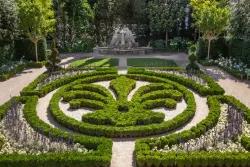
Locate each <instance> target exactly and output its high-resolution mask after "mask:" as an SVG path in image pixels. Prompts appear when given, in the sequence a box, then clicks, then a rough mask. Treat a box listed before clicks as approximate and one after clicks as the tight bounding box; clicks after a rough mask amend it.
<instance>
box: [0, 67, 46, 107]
mask: <svg viewBox="0 0 250 167" xmlns="http://www.w3.org/2000/svg"><path fill="white" fill-rule="evenodd" d="M45 71H46V69H45V67H43V68H35V69H27V70H24V71H23V72H20V73H18V74H17V75H15V76H14V77H12V78H10V79H8V80H7V81H4V82H0V105H2V104H4V103H5V102H6V101H8V100H9V99H10V96H19V95H20V92H21V90H22V89H23V88H25V87H26V86H28V85H29V83H31V82H32V81H33V80H35V79H36V78H37V77H38V76H39V75H40V74H42V73H44V72H45Z"/></svg>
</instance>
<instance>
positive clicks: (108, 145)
mask: <svg viewBox="0 0 250 167" xmlns="http://www.w3.org/2000/svg"><path fill="white" fill-rule="evenodd" d="M15 99H16V100H17V101H21V102H23V103H24V104H25V107H24V117H25V120H26V121H27V123H28V124H29V125H27V126H29V127H28V129H30V130H31V127H32V130H31V132H34V133H36V134H37V137H38V136H39V139H40V140H41V138H42V136H43V139H42V141H43V142H44V141H45V139H46V140H49V139H50V140H53V142H60V147H62V146H63V141H64V142H66V143H67V144H66V145H68V144H69V143H72V141H74V143H79V144H80V145H82V146H84V147H85V148H86V149H88V150H92V151H90V152H86V151H84V152H82V151H81V149H79V148H81V147H82V146H80V147H79V145H76V146H75V147H79V148H78V149H77V150H68V151H67V152H58V153H45V152H44V153H42V154H39V155H34V154H33V155H31V154H4V155H1V159H0V166H11V167H14V166H20V165H22V166H48V165H49V166H52V167H53V166H54V167H58V166H71V167H78V166H96V167H106V166H108V165H109V164H110V161H111V152H112V141H111V140H109V139H104V138H95V137H88V136H84V135H77V134H76V135H70V134H69V133H66V132H63V131H61V130H59V129H56V128H52V127H51V126H50V125H48V124H46V123H45V122H43V121H41V120H40V119H39V118H38V116H37V114H36V104H37V102H38V97H37V96H33V97H18V98H15ZM10 107H11V109H13V106H12V100H10V101H8V102H6V103H5V104H4V105H2V106H0V114H1V118H3V116H5V115H6V113H7V112H8V111H9V109H10ZM9 113H10V112H8V114H9ZM12 116H15V114H14V115H12ZM9 117H10V115H9V116H7V117H5V118H4V119H8V118H9ZM9 120H10V119H9ZM13 122H14V121H13ZM26 128H27V127H26ZM22 130H24V129H22ZM31 132H29V133H31ZM23 135H24V134H23V133H22V136H23ZM21 139H22V140H23V138H21ZM27 139H28V138H27ZM69 141H71V142H69ZM53 142H52V143H50V144H53ZM66 145H65V146H66ZM66 147H67V146H66ZM60 151H62V150H60Z"/></svg>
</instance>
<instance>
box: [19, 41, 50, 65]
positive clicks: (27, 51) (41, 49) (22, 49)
mask: <svg viewBox="0 0 250 167" xmlns="http://www.w3.org/2000/svg"><path fill="white" fill-rule="evenodd" d="M46 49H47V44H46V40H45V39H43V40H40V41H39V42H38V59H39V61H44V60H46V57H47V55H46ZM22 57H24V59H25V60H32V61H36V54H35V45H34V43H33V42H31V41H30V40H29V39H28V38H19V39H16V40H15V46H14V58H15V59H16V60H20V59H21V58H22Z"/></svg>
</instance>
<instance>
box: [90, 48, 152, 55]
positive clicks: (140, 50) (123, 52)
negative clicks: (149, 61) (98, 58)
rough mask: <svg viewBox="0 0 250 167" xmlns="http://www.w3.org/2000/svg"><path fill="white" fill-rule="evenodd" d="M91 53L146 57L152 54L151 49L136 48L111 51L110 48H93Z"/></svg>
mask: <svg viewBox="0 0 250 167" xmlns="http://www.w3.org/2000/svg"><path fill="white" fill-rule="evenodd" d="M93 52H94V53H95V54H99V55H146V54H150V53H153V48H151V47H137V48H133V49H131V50H129V49H126V50H122V49H112V48H111V47H95V48H93Z"/></svg>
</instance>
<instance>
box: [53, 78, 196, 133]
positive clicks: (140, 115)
mask: <svg viewBox="0 0 250 167" xmlns="http://www.w3.org/2000/svg"><path fill="white" fill-rule="evenodd" d="M136 80H142V81H149V82H151V84H149V85H147V86H143V87H141V88H139V90H137V92H136V93H135V94H134V96H133V98H132V100H131V101H128V100H127V97H128V95H129V93H130V92H131V90H133V89H134V88H135V86H136ZM98 81H111V82H110V87H111V88H112V89H113V90H114V91H115V93H116V94H117V96H118V97H117V100H115V99H114V98H113V96H112V94H111V93H110V92H109V91H108V90H107V89H106V88H105V87H103V86H99V85H94V84H92V83H94V82H98ZM183 98H184V100H185V101H186V103H187V108H186V109H185V110H184V111H183V112H182V113H180V114H179V115H177V116H176V117H175V118H173V119H172V120H167V121H164V118H165V115H164V114H163V113H160V112H153V111H151V110H150V109H152V108H155V107H167V108H170V109H173V108H175V107H176V105H177V102H179V101H182V99H183ZM61 99H62V100H63V101H66V102H69V104H70V107H71V108H73V109H78V108H81V107H88V108H93V109H95V111H94V112H92V113H88V114H84V115H83V116H82V121H77V120H75V119H73V118H71V117H68V116H66V115H65V114H64V113H63V111H62V110H61V109H60V107H59V102H60V101H61ZM195 110H196V103H195V99H194V96H193V94H192V93H191V92H190V91H189V90H187V89H186V88H185V87H184V86H182V85H180V84H178V83H176V82H172V81H170V80H167V79H161V78H157V77H154V78H152V76H144V77H143V78H142V77H140V75H122V76H119V75H118V76H117V75H97V76H90V77H86V78H84V79H78V80H75V81H73V82H71V83H69V84H67V85H65V86H63V87H61V88H60V89H59V90H58V91H57V92H56V93H55V94H54V95H53V97H52V99H51V101H50V111H51V114H52V116H53V117H54V118H55V119H56V120H57V121H58V122H59V123H60V124H62V125H64V126H66V127H68V128H69V129H72V130H74V131H77V132H80V133H84V134H87V135H92V136H105V137H139V136H149V135H154V134H160V133H163V132H168V131H172V130H174V129H176V128H178V127H181V126H182V125H184V124H185V123H187V122H188V121H189V120H190V119H191V118H192V117H193V116H194V114H195Z"/></svg>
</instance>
